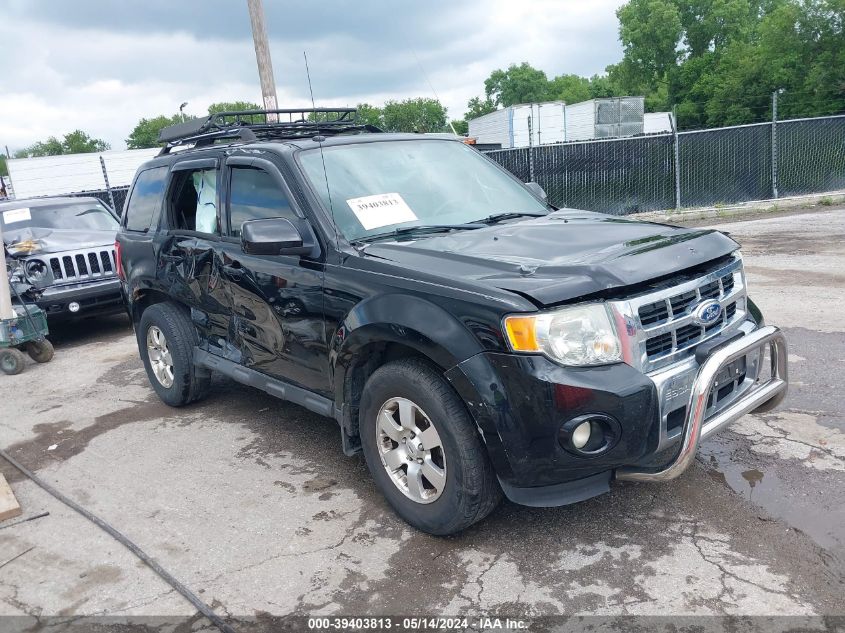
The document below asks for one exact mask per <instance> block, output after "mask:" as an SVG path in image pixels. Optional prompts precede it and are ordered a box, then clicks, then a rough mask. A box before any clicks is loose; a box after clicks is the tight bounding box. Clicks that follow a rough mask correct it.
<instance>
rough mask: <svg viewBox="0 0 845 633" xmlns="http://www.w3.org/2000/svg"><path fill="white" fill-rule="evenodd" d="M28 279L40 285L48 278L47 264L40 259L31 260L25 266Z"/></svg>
mask: <svg viewBox="0 0 845 633" xmlns="http://www.w3.org/2000/svg"><path fill="white" fill-rule="evenodd" d="M24 273H26V278H27V279H28V280H29V281H30V282H32V283H38V282H39V281H41V280H42V279H44V278H45V277H46V276H47V264H45V263H44V262H42V261H41V260H40V259H30V260H29V261H28V262H26V263H25V264H24Z"/></svg>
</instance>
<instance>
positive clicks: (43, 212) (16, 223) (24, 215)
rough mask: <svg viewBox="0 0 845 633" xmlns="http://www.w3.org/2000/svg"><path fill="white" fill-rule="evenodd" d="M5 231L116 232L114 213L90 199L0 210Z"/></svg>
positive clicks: (23, 204)
mask: <svg viewBox="0 0 845 633" xmlns="http://www.w3.org/2000/svg"><path fill="white" fill-rule="evenodd" d="M0 223H2V224H3V230H4V231H15V230H18V229H28V228H33V229H69V230H82V231H85V230H90V231H117V228H118V222H117V220H116V219H115V217H114V215H112V213H111V212H110V211H109V210H108V209H106V207H104V206H103V205H101V204H96V203H92V202H80V203H70V204H68V203H63V204H49V205H39V206H32V207H27V206H26V202H23V201H22V202H21V206H20V207H18V208H15V209H4V210H3V211H0Z"/></svg>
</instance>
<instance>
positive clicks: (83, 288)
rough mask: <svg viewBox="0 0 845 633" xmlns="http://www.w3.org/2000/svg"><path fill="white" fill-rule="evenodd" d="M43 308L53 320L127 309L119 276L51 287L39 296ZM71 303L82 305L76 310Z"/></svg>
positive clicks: (36, 300)
mask: <svg viewBox="0 0 845 633" xmlns="http://www.w3.org/2000/svg"><path fill="white" fill-rule="evenodd" d="M35 303H36V304H37V305H38V307H39V308H41V309H42V310H44V312H46V313H47V317H48V318H49V319H50V320H51V321H58V320H62V319H77V318H82V317H87V316H99V315H105V314H115V313H117V312H122V311H123V298H122V296H121V294H120V280H119V279H117V277H114V278H112V279H104V280H101V281H93V282H85V283H76V284H63V285H54V286H48V287H47V288H45V289H44V290H42V291H41V292H40V293H39V296H37V298H36V299H35ZM71 303H76V304H78V305H79V310H78V311H76V312H72V311H71V310H70V308H69V306H70V305H71Z"/></svg>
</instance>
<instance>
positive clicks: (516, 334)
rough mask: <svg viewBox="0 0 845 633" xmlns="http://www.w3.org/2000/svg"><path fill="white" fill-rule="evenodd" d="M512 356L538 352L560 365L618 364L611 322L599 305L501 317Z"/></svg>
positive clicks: (619, 349) (619, 357)
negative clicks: (503, 319)
mask: <svg viewBox="0 0 845 633" xmlns="http://www.w3.org/2000/svg"><path fill="white" fill-rule="evenodd" d="M505 333H506V334H507V338H508V341H509V343H510V346H511V349H512V350H513V351H515V352H535V353H536V352H540V353H543V354H545V355H546V356H548V357H549V358H551V359H552V360H555V361H558V362H559V363H561V364H563V365H575V366H584V365H607V364H608V363H617V362H620V361H621V360H622V346H621V344H620V342H619V336H618V335H617V333H616V327H615V326H614V324H613V319H612V318H611V315H610V313H609V312H608V309H607V306H605V304H603V303H591V304H585V305H580V306H572V307H569V308H561V309H560V310H554V311H551V312H541V313H539V314H530V315H529V314H525V315H523V314H515V315H511V316H508V317H505Z"/></svg>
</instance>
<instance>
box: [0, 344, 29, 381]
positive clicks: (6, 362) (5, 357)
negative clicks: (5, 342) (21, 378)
mask: <svg viewBox="0 0 845 633" xmlns="http://www.w3.org/2000/svg"><path fill="white" fill-rule="evenodd" d="M25 366H26V357H25V356H24V355H23V352H22V351H20V350H19V349H15V348H14V347H7V348H6V349H0V370H2V372H3V373H4V374H8V375H9V376H14V375H15V374H19V373H21V372H22V371H23V369H24V367H25Z"/></svg>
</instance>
